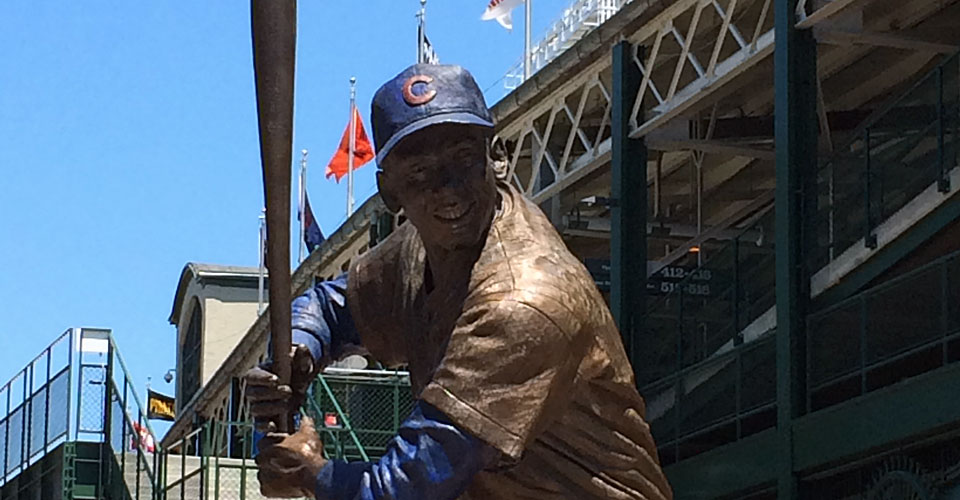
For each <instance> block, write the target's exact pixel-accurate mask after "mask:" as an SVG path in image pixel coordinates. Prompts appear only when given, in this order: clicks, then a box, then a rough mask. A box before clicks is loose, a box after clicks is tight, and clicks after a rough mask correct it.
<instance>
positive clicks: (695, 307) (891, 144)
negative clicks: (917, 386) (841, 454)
mask: <svg viewBox="0 0 960 500" xmlns="http://www.w3.org/2000/svg"><path fill="white" fill-rule="evenodd" d="M958 59H960V58H958V56H957V55H954V56H951V57H948V58H947V59H945V60H944V61H943V62H942V63H941V64H939V65H938V66H937V67H936V68H934V69H933V71H931V72H930V73H929V74H928V75H926V76H925V77H924V78H922V79H921V80H920V81H919V82H918V83H916V84H914V85H913V86H912V87H911V88H910V89H909V90H908V91H906V92H904V93H903V94H902V95H900V96H899V97H897V98H896V99H895V100H893V101H891V102H890V103H889V104H888V105H886V106H884V107H882V108H881V109H879V110H878V111H877V112H875V113H873V115H872V116H871V117H869V118H868V119H866V120H865V121H864V123H863V124H862V125H861V126H860V127H859V128H858V129H857V131H855V132H854V133H853V135H852V137H853V138H852V139H851V140H850V142H849V143H848V144H847V145H846V146H845V147H844V148H841V149H840V151H839V152H838V153H837V154H836V155H834V156H832V157H831V158H830V159H829V160H827V161H825V162H823V163H822V164H821V165H820V169H819V171H818V172H819V173H818V177H817V197H816V199H817V207H816V210H808V211H809V212H815V213H813V214H812V215H813V216H814V217H815V220H814V222H813V223H811V224H810V225H809V227H810V228H811V229H812V230H813V231H814V232H813V237H809V236H808V237H806V244H807V246H806V249H807V256H806V258H807V259H808V260H807V264H808V266H809V267H808V270H809V271H811V273H810V276H812V275H813V272H812V271H816V270H819V269H821V268H823V266H825V265H826V264H828V263H829V262H830V261H831V260H834V259H836V258H838V257H839V256H840V254H841V253H842V252H843V251H845V250H847V249H848V248H851V247H852V246H854V245H856V244H857V243H858V242H861V241H862V242H864V243H865V244H867V245H868V246H871V245H875V243H876V240H875V235H874V231H875V229H876V228H877V227H878V226H879V225H880V223H881V222H883V221H884V220H887V219H889V218H890V217H891V216H893V215H894V214H895V213H896V212H897V211H898V210H900V209H901V208H903V207H904V206H905V205H906V204H907V203H908V202H910V201H911V200H913V199H915V198H916V197H917V196H918V195H920V194H921V193H923V192H924V190H930V189H936V190H939V191H940V192H942V193H943V192H948V191H949V189H950V187H951V186H950V184H949V174H950V171H951V170H953V169H954V168H956V165H957V152H956V144H957V134H958V125H960V113H958V104H960V95H958V94H960V81H958V80H960V78H958V77H960V63H958ZM773 216H774V212H773V211H772V210H769V211H768V212H766V213H765V214H764V215H763V216H762V218H761V219H760V220H759V221H758V223H757V224H756V226H757V227H759V228H762V229H763V230H764V231H763V232H762V234H763V236H762V237H761V238H759V239H756V240H753V237H752V236H751V237H750V238H745V236H743V235H741V236H739V237H737V238H735V239H734V240H733V241H732V242H731V243H730V244H728V245H726V246H725V247H722V248H720V249H718V250H713V251H712V253H711V254H710V255H709V258H708V259H706V260H704V261H703V262H702V264H701V265H699V266H692V270H688V271H687V274H686V275H683V279H682V280H680V281H678V282H675V283H668V287H667V288H666V289H665V290H663V291H664V292H667V293H666V295H664V296H663V297H660V298H658V299H655V300H653V301H652V302H651V303H650V305H649V307H648V308H647V312H648V314H647V318H646V319H645V321H646V325H645V326H646V331H645V336H646V337H645V338H646V339H647V340H646V341H647V342H649V345H650V346H651V348H649V349H645V352H644V354H643V355H644V356H645V358H644V359H643V362H642V363H641V367H640V368H641V372H640V374H639V377H638V382H639V383H640V384H641V387H642V390H641V393H642V394H643V396H644V397H645V398H646V399H647V401H648V419H649V420H650V421H651V427H652V430H653V432H654V435H655V436H656V437H657V443H658V445H659V446H660V448H661V456H663V457H665V458H664V460H665V461H666V462H667V463H669V462H670V461H672V460H682V459H684V458H686V457H689V456H692V455H694V454H697V453H700V452H702V451H706V450H707V449H710V448H712V447H715V446H719V445H721V444H723V443H725V442H729V441H732V440H735V439H739V438H740V437H742V436H744V435H746V434H747V433H752V432H755V431H757V430H758V429H763V428H767V427H770V426H772V425H774V424H775V420H776V419H775V415H774V404H775V391H774V388H775V385H774V384H775V377H776V373H775V365H774V350H773V335H771V332H773V331H774V328H775V325H776V317H775V313H776V309H775V306H776V297H775V270H774V264H775V257H774V250H773V247H772V242H773V239H774V226H773ZM744 234H745V233H744ZM861 244H862V243H861ZM957 260H958V259H957V257H956V255H954V256H952V257H949V258H944V259H942V260H940V261H937V262H935V263H933V264H930V265H929V266H928V267H925V268H923V269H921V270H917V271H915V272H913V273H910V274H909V275H908V276H904V277H902V278H898V279H897V280H893V281H891V282H889V283H887V284H884V285H881V286H880V287H878V288H876V289H872V290H870V291H867V292H863V293H862V294H860V295H857V296H856V297H854V298H851V299H849V300H847V301H844V302H842V303H840V304H837V305H836V306H834V307H831V308H830V309H827V310H825V311H823V312H819V313H817V314H815V315H812V316H810V317H809V321H808V331H809V333H808V339H809V342H810V344H809V347H808V351H807V352H808V355H809V360H808V366H809V370H808V376H809V380H808V388H809V390H808V397H809V398H810V399H809V401H808V410H810V411H815V410H817V409H819V408H823V407H826V406H829V405H832V404H835V403H837V402H839V401H843V400H846V399H849V398H851V397H855V396H857V395H860V394H863V393H865V392H868V391H870V390H874V389H876V388H879V387H883V386H885V385H888V384H890V383H893V382H895V381H896V380H899V378H902V377H905V376H909V375H911V374H916V373H920V372H922V371H926V370H929V369H933V368H935V367H937V366H942V365H943V364H946V363H948V362H953V361H956V358H958V357H960V354H958V351H960V340H958V339H957V336H958V330H960V325H958V321H960V320H958V319H957V315H958V313H957V307H958V306H957V305H956V304H960V293H958V292H957V291H956V290H958V289H960V267H958V265H957ZM666 269H670V268H669V267H668V268H666ZM658 280H659V283H658ZM663 283H667V282H666V281H665V280H664V279H663V277H662V276H661V277H659V278H658V279H654V280H653V284H654V286H656V285H657V284H661V285H662V284H663ZM951 287H952V288H951ZM654 292H657V290H654ZM901 296H905V297H907V298H906V299H899V297H901ZM884 301H885V302H884ZM951 301H952V302H951ZM908 303H909V304H912V307H908V308H907V309H905V308H904V306H905V304H908ZM904 310H909V311H910V314H903V313H902V311H904ZM927 323H929V324H927ZM848 332H859V333H857V334H854V335H850V334H848ZM895 332H896V333H895ZM748 353H749V355H748ZM760 354H763V355H765V356H766V360H765V361H763V360H760V358H757V359H753V357H752V356H754V355H758V356H759V355H760ZM747 358H750V359H747ZM934 358H935V359H934ZM751 385H752V386H754V388H752V389H751V388H750V387H751ZM744 397H747V398H754V399H752V400H749V401H744V399H743V398H744ZM745 430H746V432H745Z"/></svg>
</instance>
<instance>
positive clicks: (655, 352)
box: [639, 205, 776, 465]
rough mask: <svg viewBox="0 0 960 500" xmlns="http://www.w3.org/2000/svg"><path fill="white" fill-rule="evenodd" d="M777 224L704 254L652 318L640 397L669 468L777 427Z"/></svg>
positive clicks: (759, 223)
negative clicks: (772, 318) (769, 318)
mask: <svg viewBox="0 0 960 500" xmlns="http://www.w3.org/2000/svg"><path fill="white" fill-rule="evenodd" d="M773 216H774V212H773V209H772V205H767V206H765V207H762V208H761V209H760V210H759V211H758V212H757V214H756V215H755V216H754V217H752V218H751V219H750V220H748V221H747V224H746V225H745V227H744V229H742V230H741V231H740V232H739V234H737V235H736V236H735V237H733V239H732V240H730V241H728V242H727V243H726V244H723V243H719V242H714V241H711V242H706V244H704V245H701V247H700V250H701V252H703V253H706V254H707V255H706V256H703V257H701V259H702V262H701V264H700V265H699V266H697V267H694V268H693V269H691V270H689V271H688V272H687V273H686V275H685V276H684V277H683V279H681V280H680V281H678V282H675V283H672V282H668V281H661V283H668V284H669V285H668V286H667V287H665V288H666V290H665V291H666V292H667V293H666V294H665V295H663V296H661V297H657V298H655V299H653V300H652V301H651V302H650V305H649V306H648V308H647V317H646V318H645V320H644V321H645V322H646V323H645V334H644V335H645V339H646V341H647V342H648V343H649V345H650V346H651V347H652V348H651V349H647V350H645V353H644V356H645V360H644V361H643V362H642V363H641V366H640V369H641V379H640V380H639V382H640V385H641V391H640V392H641V394H642V395H643V397H644V398H645V399H646V401H647V419H648V421H650V423H651V429H652V431H653V433H654V437H655V439H656V442H657V445H658V450H659V455H660V459H661V461H662V462H663V464H664V465H667V464H671V463H674V462H676V461H679V460H683V459H684V458H688V457H690V456H693V455H696V454H698V453H701V452H703V451H706V450H708V449H711V448H715V447H717V446H721V445H723V444H726V443H729V442H732V441H735V440H737V439H740V438H742V437H745V436H747V435H750V434H754V433H756V432H759V431H761V430H763V429H766V428H769V427H771V426H772V425H773V424H774V422H775V406H774V402H775V396H776V390H775V387H776V386H775V381H776V373H775V366H774V356H773V342H772V340H773V336H772V335H769V333H770V331H771V327H772V324H767V323H768V322H765V321H764V317H765V315H769V312H770V311H771V310H773V307H774V305H775V301H776V300H775V299H776V298H775V286H774V249H773V245H772V241H773V236H774V230H773ZM677 268H678V269H679V267H677ZM666 269H667V270H669V269H671V268H669V267H668V268H666ZM661 272H662V271H661ZM656 281H657V280H656V279H655V280H654V282H656Z"/></svg>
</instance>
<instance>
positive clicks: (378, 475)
mask: <svg viewBox="0 0 960 500" xmlns="http://www.w3.org/2000/svg"><path fill="white" fill-rule="evenodd" d="M496 456H497V454H496V452H495V451H494V450H493V449H492V448H490V447H489V446H487V445H486V444H485V443H483V442H482V441H480V440H478V439H477V438H475V437H473V436H471V435H470V434H468V433H467V432H464V431H463V430H461V429H459V428H458V427H457V426H456V425H454V424H453V423H452V422H450V419H449V418H448V417H447V416H446V415H444V414H443V413H442V412H440V410H437V409H436V408H434V407H433V406H430V405H429V404H427V403H424V402H422V401H420V402H418V403H417V404H416V405H415V406H414V409H413V412H412V413H411V414H410V416H409V417H408V418H407V419H406V420H405V421H404V422H403V424H402V425H401V427H400V431H399V433H398V435H397V436H395V437H394V438H393V439H392V440H391V441H390V442H389V443H388V444H387V450H386V453H385V454H384V455H383V457H381V458H380V460H379V461H377V462H349V463H348V462H344V461H342V460H331V461H329V462H328V463H327V464H326V465H325V466H324V467H323V468H322V469H321V470H320V473H319V474H318V475H317V486H316V497H317V499H318V500H380V499H389V500H421V499H424V498H430V499H435V500H452V499H455V498H457V497H458V496H460V494H461V493H463V491H464V490H466V488H467V486H469V485H470V481H471V480H472V479H473V476H474V475H475V474H476V473H477V472H479V471H480V470H482V469H483V468H484V467H485V466H486V465H487V464H488V463H490V462H493V461H494V460H495V457H496Z"/></svg>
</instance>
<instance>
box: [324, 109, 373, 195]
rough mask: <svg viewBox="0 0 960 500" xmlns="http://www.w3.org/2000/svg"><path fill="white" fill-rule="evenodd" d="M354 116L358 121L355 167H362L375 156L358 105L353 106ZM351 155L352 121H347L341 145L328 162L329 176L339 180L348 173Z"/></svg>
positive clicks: (354, 156) (354, 147)
mask: <svg viewBox="0 0 960 500" xmlns="http://www.w3.org/2000/svg"><path fill="white" fill-rule="evenodd" d="M353 118H354V120H355V121H356V129H355V134H354V136H355V139H354V142H353V169H354V170H356V169H358V168H360V167H361V166H362V165H363V164H364V163H367V162H368V161H370V160H372V159H373V158H374V154H373V146H372V145H371V144H370V139H367V133H366V132H365V131H364V130H363V121H362V120H361V119H360V112H359V111H357V107H356V106H354V107H353ZM349 157H350V122H349V121H348V122H347V128H346V130H344V131H343V137H341V138H340V147H338V148H337V152H336V153H334V154H333V158H331V159H330V163H328V164H327V173H326V176H327V178H330V176H331V175H333V176H336V180H337V182H340V178H341V177H343V176H345V175H347V167H348V161H347V160H348V159H349Z"/></svg>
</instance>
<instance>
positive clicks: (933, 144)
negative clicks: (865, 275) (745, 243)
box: [807, 55, 960, 271]
mask: <svg viewBox="0 0 960 500" xmlns="http://www.w3.org/2000/svg"><path fill="white" fill-rule="evenodd" d="M958 77H960V57H958V56H957V55H953V56H950V57H947V58H946V59H945V60H944V61H943V62H942V63H941V64H939V65H938V66H937V67H936V68H934V69H933V70H932V71H931V72H930V73H928V74H927V75H926V76H925V77H924V78H922V79H921V80H920V81H919V82H917V83H916V84H914V85H913V86H912V87H911V88H910V89H909V90H907V91H906V92H904V93H903V94H901V95H900V96H898V97H897V98H896V99H894V100H893V101H891V102H889V103H888V104H886V105H885V106H882V107H881V108H880V109H878V110H876V111H875V112H874V113H872V114H871V116H870V117H869V118H867V119H866V120H865V121H864V123H862V124H861V125H860V126H859V127H857V128H856V129H855V130H854V131H853V132H852V133H851V135H850V138H849V139H848V141H847V142H846V144H844V145H843V146H842V147H840V148H838V149H837V150H836V151H835V154H834V155H832V156H831V157H830V159H829V160H828V161H826V162H822V163H821V165H820V168H819V171H818V174H817V186H816V193H815V203H816V209H815V210H808V212H809V213H808V217H811V219H810V220H811V221H812V222H811V223H810V225H809V228H810V230H811V231H812V232H813V237H812V238H808V242H807V245H809V247H810V248H809V251H808V268H809V269H811V270H814V271H815V270H818V269H820V268H821V267H823V266H824V265H826V264H827V263H828V262H829V261H831V260H833V259H835V258H837V257H838V256H839V255H840V253H842V252H843V251H844V250H846V249H847V248H850V247H851V246H853V245H855V244H857V243H858V242H860V241H861V240H862V241H863V243H862V244H863V245H866V246H867V247H868V248H876V246H877V238H876V236H877V235H876V229H877V227H878V226H879V225H880V223H881V222H883V221H884V220H886V219H888V218H889V217H890V216H891V215H893V214H894V213H896V212H897V211H898V210H900V209H901V208H903V207H904V205H906V204H907V203H908V202H909V201H910V200H913V199H914V198H916V197H917V195H919V194H920V193H922V192H923V191H924V190H927V189H931V188H933V189H936V190H937V191H939V192H941V193H945V192H948V191H949V190H950V189H951V186H950V180H949V179H950V177H949V174H950V171H951V170H953V169H954V168H955V167H956V166H957V144H958V138H957V134H958V125H960V119H958V118H960V107H958V106H960V95H958V94H960V82H958ZM811 198H812V197H811ZM812 202H813V201H811V203H812Z"/></svg>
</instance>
